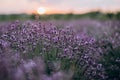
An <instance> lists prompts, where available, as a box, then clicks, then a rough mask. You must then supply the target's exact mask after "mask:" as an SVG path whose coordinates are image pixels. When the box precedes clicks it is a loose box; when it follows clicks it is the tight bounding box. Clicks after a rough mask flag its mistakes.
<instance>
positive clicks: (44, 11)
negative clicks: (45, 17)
mask: <svg viewBox="0 0 120 80" xmlns="http://www.w3.org/2000/svg"><path fill="white" fill-rule="evenodd" d="M37 13H38V14H41V15H42V14H45V13H46V8H44V7H39V8H38V9H37Z"/></svg>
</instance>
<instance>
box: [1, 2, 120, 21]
mask: <svg viewBox="0 0 120 80" xmlns="http://www.w3.org/2000/svg"><path fill="white" fill-rule="evenodd" d="M119 4H120V0H69V1H68V0H20V1H18V0H1V1H0V21H4V20H16V19H20V20H28V19H35V16H36V15H37V16H40V17H39V18H40V19H41V20H49V19H50V20H51V19H55V20H56V19H78V18H97V19H100V20H105V19H120V5H119Z"/></svg>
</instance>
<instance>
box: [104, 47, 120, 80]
mask: <svg viewBox="0 0 120 80" xmlns="http://www.w3.org/2000/svg"><path fill="white" fill-rule="evenodd" d="M102 64H103V66H104V68H105V71H106V72H107V76H108V78H107V80H118V79H120V47H117V48H114V49H111V50H109V51H108V52H107V53H106V55H104V57H103V61H102Z"/></svg>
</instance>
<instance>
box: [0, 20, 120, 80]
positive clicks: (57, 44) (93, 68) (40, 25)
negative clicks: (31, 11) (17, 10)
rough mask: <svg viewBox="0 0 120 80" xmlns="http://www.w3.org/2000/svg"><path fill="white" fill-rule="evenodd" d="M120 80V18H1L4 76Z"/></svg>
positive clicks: (2, 79) (0, 78)
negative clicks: (2, 19) (9, 19)
mask: <svg viewBox="0 0 120 80" xmlns="http://www.w3.org/2000/svg"><path fill="white" fill-rule="evenodd" d="M119 79H120V21H119V20H104V21H102V20H95V19H77V20H48V21H39V20H29V21H28V20H27V21H19V20H16V21H11V22H7V21H6V22H0V80H119Z"/></svg>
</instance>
